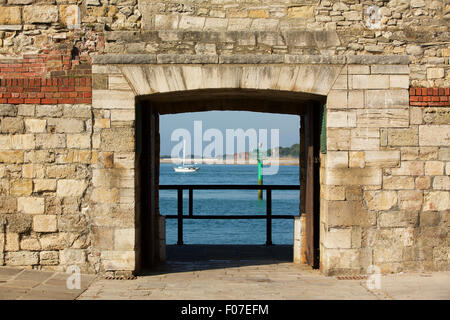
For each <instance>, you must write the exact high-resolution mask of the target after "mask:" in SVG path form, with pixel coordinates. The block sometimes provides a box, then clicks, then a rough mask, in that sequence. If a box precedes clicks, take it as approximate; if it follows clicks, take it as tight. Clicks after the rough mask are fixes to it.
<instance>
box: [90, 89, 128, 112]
mask: <svg viewBox="0 0 450 320" xmlns="http://www.w3.org/2000/svg"><path fill="white" fill-rule="evenodd" d="M134 104H135V101H134V94H133V92H132V91H124V90H92V106H93V107H94V108H95V109H133V110H134Z"/></svg>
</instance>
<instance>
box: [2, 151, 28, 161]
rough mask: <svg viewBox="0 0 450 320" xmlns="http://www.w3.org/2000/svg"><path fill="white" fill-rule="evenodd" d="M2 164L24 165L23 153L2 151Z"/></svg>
mask: <svg viewBox="0 0 450 320" xmlns="http://www.w3.org/2000/svg"><path fill="white" fill-rule="evenodd" d="M0 163H23V151H18V150H15V151H0Z"/></svg>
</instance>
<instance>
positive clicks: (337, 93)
mask: <svg viewBox="0 0 450 320" xmlns="http://www.w3.org/2000/svg"><path fill="white" fill-rule="evenodd" d="M347 104H348V91H347V90H331V91H330V92H329V94H328V96H327V109H346V108H347Z"/></svg>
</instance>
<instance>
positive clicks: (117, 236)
mask: <svg viewBox="0 0 450 320" xmlns="http://www.w3.org/2000/svg"><path fill="white" fill-rule="evenodd" d="M135 242H136V235H135V230H134V229H116V230H115V231H114V250H117V251H122V250H123V251H127V250H134V249H135Z"/></svg>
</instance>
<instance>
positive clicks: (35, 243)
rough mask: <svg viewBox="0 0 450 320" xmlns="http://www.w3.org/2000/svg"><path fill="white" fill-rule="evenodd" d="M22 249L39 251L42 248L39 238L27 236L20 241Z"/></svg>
mask: <svg viewBox="0 0 450 320" xmlns="http://www.w3.org/2000/svg"><path fill="white" fill-rule="evenodd" d="M20 250H24V251H39V250H41V244H40V243H39V240H38V239H35V238H25V239H22V240H21V241H20Z"/></svg>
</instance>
